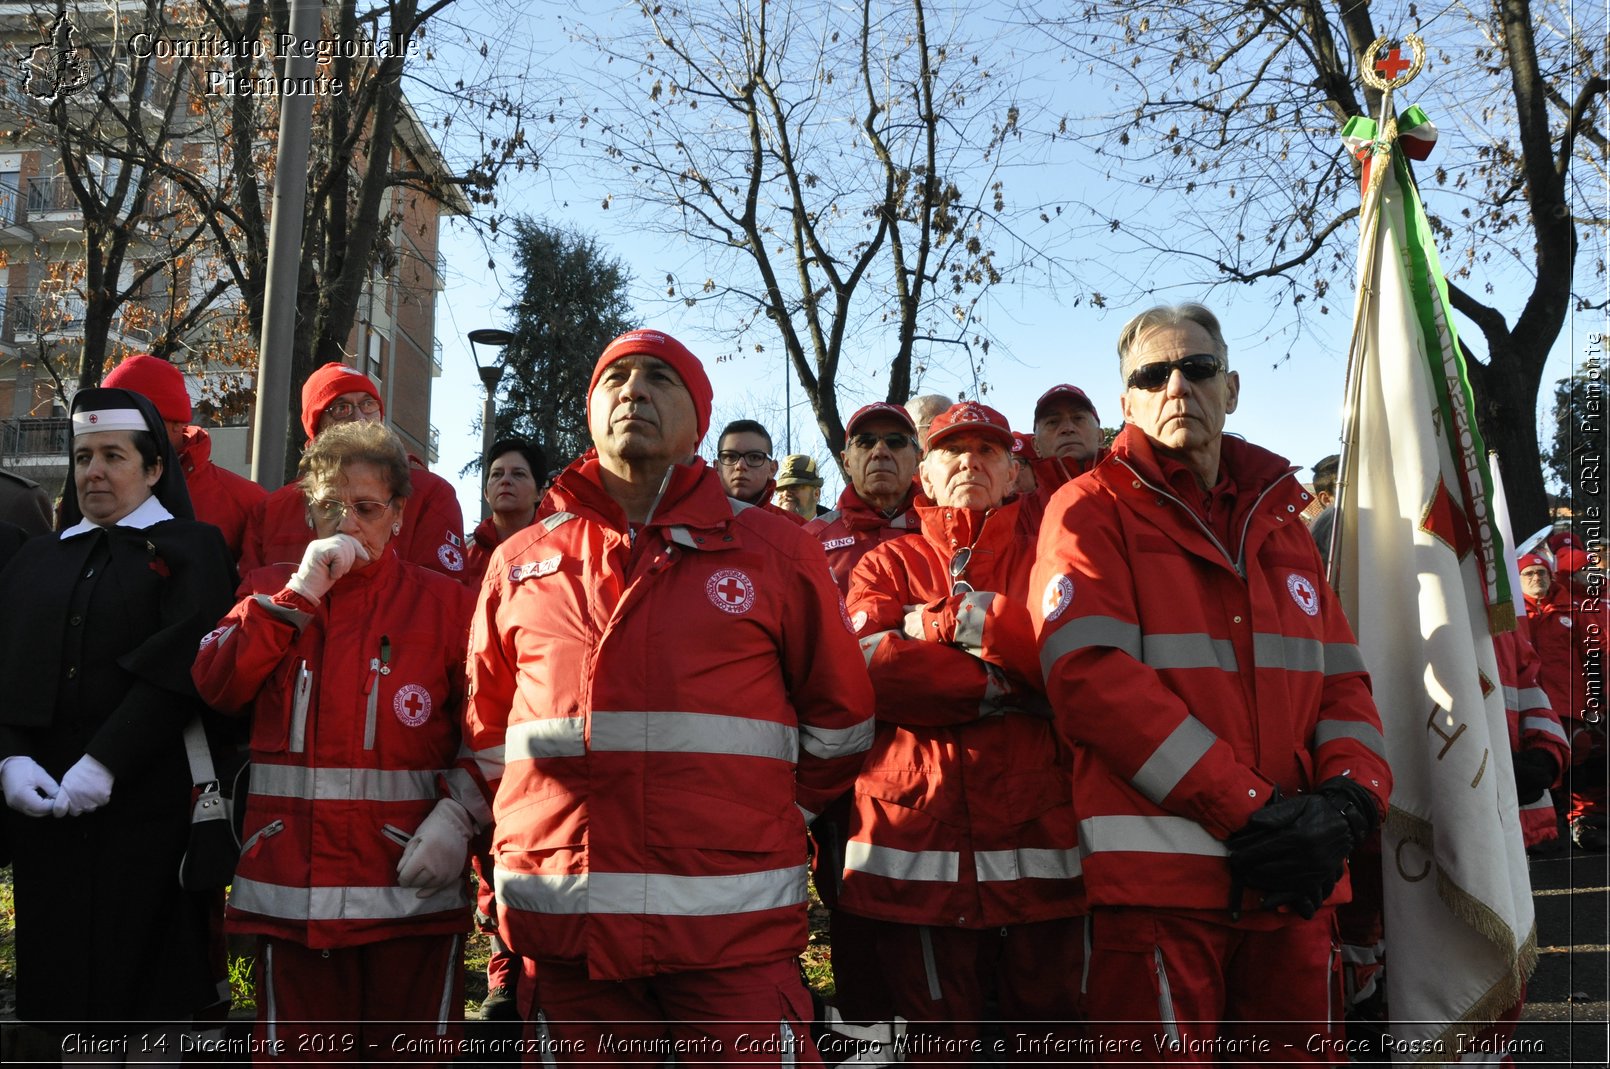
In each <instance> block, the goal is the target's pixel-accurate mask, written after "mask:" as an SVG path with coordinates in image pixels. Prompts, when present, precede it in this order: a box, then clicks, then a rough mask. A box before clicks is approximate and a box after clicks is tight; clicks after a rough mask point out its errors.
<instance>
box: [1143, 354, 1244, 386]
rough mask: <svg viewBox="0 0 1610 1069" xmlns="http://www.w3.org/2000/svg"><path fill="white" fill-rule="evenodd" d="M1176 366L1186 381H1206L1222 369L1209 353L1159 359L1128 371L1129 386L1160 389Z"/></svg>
mask: <svg viewBox="0 0 1610 1069" xmlns="http://www.w3.org/2000/svg"><path fill="white" fill-rule="evenodd" d="M1176 368H1177V369H1179V373H1180V374H1181V375H1184V376H1185V381H1186V382H1206V381H1207V380H1208V379H1211V378H1212V377H1213V376H1215V375H1217V374H1218V373H1219V372H1221V371H1223V370H1224V366H1223V365H1222V364H1220V363H1219V358H1218V357H1216V356H1213V355H1212V354H1210V353H1192V354H1191V355H1190V356H1182V357H1180V358H1179V359H1178V360H1160V361H1157V362H1156V363H1151V364H1142V365H1141V366H1140V367H1138V368H1136V369H1135V370H1134V371H1132V372H1130V373H1129V388H1130V389H1131V390H1146V391H1148V392H1150V391H1152V390H1160V389H1162V388H1163V386H1164V385H1165V384H1167V382H1168V380H1169V378H1170V377H1171V376H1172V375H1173V374H1174V371H1175V369H1176Z"/></svg>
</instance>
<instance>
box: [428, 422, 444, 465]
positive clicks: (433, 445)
mask: <svg viewBox="0 0 1610 1069" xmlns="http://www.w3.org/2000/svg"><path fill="white" fill-rule="evenodd" d="M441 444H442V432H441V431H440V430H438V429H437V428H436V424H434V423H432V424H431V425H430V441H429V442H428V443H426V445H425V463H427V464H434V463H436V460H437V457H438V454H439V453H440V449H441Z"/></svg>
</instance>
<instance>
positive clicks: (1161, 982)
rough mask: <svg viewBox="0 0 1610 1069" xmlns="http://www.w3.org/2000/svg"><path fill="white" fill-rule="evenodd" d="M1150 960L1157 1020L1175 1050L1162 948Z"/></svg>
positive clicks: (1176, 1039)
mask: <svg viewBox="0 0 1610 1069" xmlns="http://www.w3.org/2000/svg"><path fill="white" fill-rule="evenodd" d="M1152 958H1153V960H1154V961H1156V963H1157V1019H1158V1020H1159V1021H1161V1022H1162V1023H1163V1031H1164V1032H1165V1033H1166V1034H1167V1035H1168V1043H1169V1046H1171V1047H1173V1048H1175V1049H1176V1050H1177V1049H1179V1046H1180V1026H1179V1022H1178V1021H1176V1020H1175V1019H1174V992H1173V991H1172V990H1170V989H1169V986H1168V970H1167V969H1166V968H1164V967H1163V948H1162V947H1155V946H1154V947H1152ZM1326 986H1327V987H1328V986H1330V985H1328V984H1327V985H1326Z"/></svg>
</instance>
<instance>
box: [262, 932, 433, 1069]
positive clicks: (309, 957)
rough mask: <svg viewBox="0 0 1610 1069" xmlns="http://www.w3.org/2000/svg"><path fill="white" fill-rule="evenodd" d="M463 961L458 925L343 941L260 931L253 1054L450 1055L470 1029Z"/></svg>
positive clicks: (353, 1058) (287, 1058)
mask: <svg viewBox="0 0 1610 1069" xmlns="http://www.w3.org/2000/svg"><path fill="white" fill-rule="evenodd" d="M463 965H464V940H463V938H462V937H461V936H457V935H422V936H409V937H404V938H399V939H387V940H384V941H382V942H379V943H367V944H365V945H363V946H356V947H344V948H341V949H337V950H310V949H308V948H307V947H305V946H303V945H302V944H300V943H294V942H290V941H288V940H284V939H269V938H260V939H258V941H257V1026H256V1028H255V1029H254V1031H253V1036H254V1038H255V1039H256V1040H257V1042H258V1045H259V1050H260V1051H261V1052H262V1053H259V1054H257V1055H255V1056H254V1057H253V1060H254V1061H257V1062H264V1063H276V1062H400V1063H407V1064H412V1065H443V1064H446V1063H448V1062H451V1061H452V1060H453V1057H454V1055H455V1054H456V1053H457V1052H458V1044H459V1042H460V1040H461V1038H462V1036H463V1026H462V1023H461V1022H462V1021H463V1020H464V968H463Z"/></svg>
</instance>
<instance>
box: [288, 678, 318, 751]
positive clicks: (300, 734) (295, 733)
mask: <svg viewBox="0 0 1610 1069" xmlns="http://www.w3.org/2000/svg"><path fill="white" fill-rule="evenodd" d="M312 696H313V673H312V672H310V671H309V670H308V667H307V661H305V660H304V661H302V663H301V664H299V665H297V668H296V690H295V691H294V692H293V695H292V699H291V742H290V750H291V752H292V753H301V752H302V751H304V750H306V749H307V706H308V701H309V699H311V698H312Z"/></svg>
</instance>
